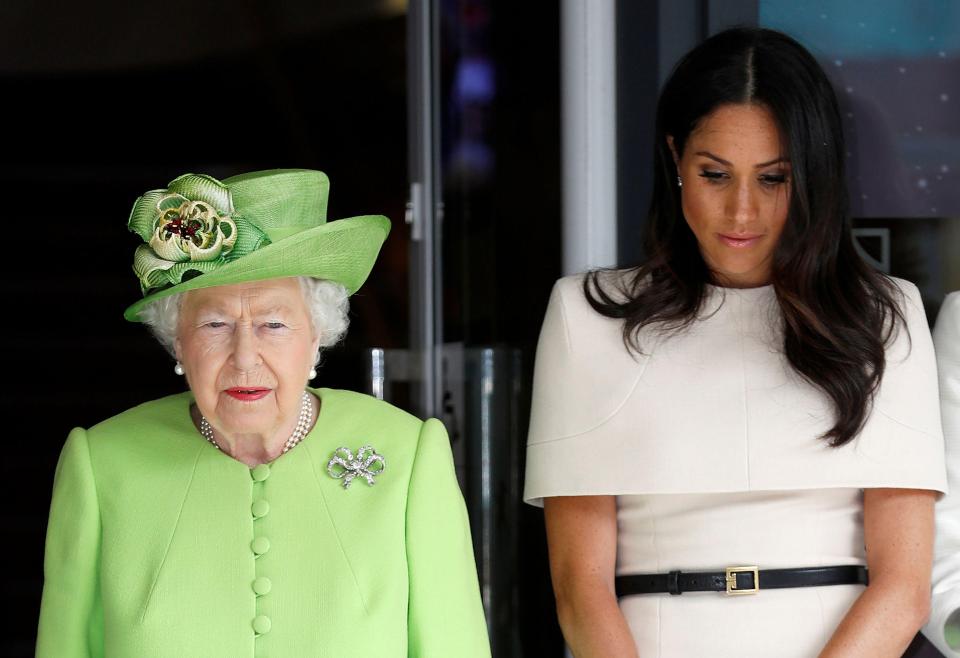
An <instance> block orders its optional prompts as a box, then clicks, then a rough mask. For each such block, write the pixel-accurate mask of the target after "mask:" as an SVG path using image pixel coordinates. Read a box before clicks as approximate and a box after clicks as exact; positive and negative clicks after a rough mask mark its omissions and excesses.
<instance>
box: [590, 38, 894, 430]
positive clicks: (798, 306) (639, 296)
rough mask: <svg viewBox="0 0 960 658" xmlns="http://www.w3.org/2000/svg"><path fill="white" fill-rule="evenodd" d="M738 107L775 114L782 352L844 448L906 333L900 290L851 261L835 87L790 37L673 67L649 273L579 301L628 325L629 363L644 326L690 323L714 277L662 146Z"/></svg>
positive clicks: (657, 167)
mask: <svg viewBox="0 0 960 658" xmlns="http://www.w3.org/2000/svg"><path fill="white" fill-rule="evenodd" d="M745 103H749V104H757V105H761V106H763V107H765V108H766V109H767V110H769V111H770V112H771V114H772V115H773V117H774V119H775V120H776V122H777V125H778V126H779V129H780V132H781V135H782V138H783V140H784V141H785V147H786V149H787V155H788V157H789V158H790V162H791V168H792V174H791V176H790V186H791V187H790V204H789V210H788V215H787V222H786V225H785V227H784V230H783V233H782V234H781V237H780V240H779V241H778V243H777V245H776V247H775V250H774V254H773V274H772V280H771V283H772V285H773V289H774V291H775V292H776V297H777V300H778V303H779V306H780V311H781V313H782V315H783V319H784V323H783V325H784V345H783V350H784V353H785V355H786V357H787V360H788V361H789V362H790V365H791V366H792V367H793V369H794V370H795V371H796V372H797V373H799V374H800V375H801V376H802V377H803V378H805V379H806V380H807V381H808V382H810V383H811V384H813V385H814V386H816V387H817V388H819V389H820V390H821V391H822V392H823V393H824V394H825V395H826V396H827V397H828V398H829V400H830V401H831V403H832V407H833V410H834V424H833V427H831V428H830V430H829V431H827V432H826V433H825V434H823V435H822V436H821V437H820V438H821V439H824V440H826V441H828V442H829V444H830V445H831V446H841V445H843V444H845V443H847V442H848V441H850V440H851V439H853V437H855V436H856V435H857V433H858V432H859V431H860V429H861V428H862V427H863V424H864V422H865V421H866V419H867V416H868V415H869V413H870V408H871V404H872V402H873V396H874V394H875V393H876V390H877V387H878V386H879V384H880V381H881V379H882V378H883V371H884V365H885V359H884V356H885V348H886V346H887V344H888V343H889V342H890V341H891V340H892V338H893V336H894V334H895V332H896V331H898V330H899V328H900V327H901V326H902V327H904V328H905V326H906V325H905V322H904V318H903V314H902V312H901V311H900V303H901V301H902V300H901V294H900V291H899V288H897V286H896V285H895V284H894V283H893V282H892V281H891V280H890V279H889V278H887V277H886V276H884V275H882V274H880V273H879V272H877V271H876V270H874V269H873V268H872V267H870V266H869V265H868V264H867V263H865V262H864V260H863V259H862V258H861V257H860V256H859V255H858V253H857V251H856V249H855V248H854V242H853V235H852V232H851V222H850V217H849V214H848V196H847V189H846V183H845V178H844V157H845V152H846V149H845V147H844V142H843V133H842V130H841V120H840V112H839V109H838V106H837V99H836V96H835V94H834V92H833V88H832V87H831V86H830V82H829V80H828V79H827V76H826V74H825V73H824V72H823V69H822V68H821V67H820V66H819V65H818V64H817V62H816V60H815V59H814V58H813V57H812V56H811V55H810V53H809V52H807V51H806V50H805V49H804V48H803V46H801V45H800V44H798V43H797V42H796V41H794V40H793V39H791V38H790V37H788V36H787V35H785V34H782V33H780V32H776V31H773V30H766V29H760V28H734V29H730V30H726V31H724V32H721V33H719V34H717V35H715V36H713V37H710V38H709V39H707V40H706V41H704V42H703V43H702V44H700V45H699V46H697V47H696V48H695V49H693V50H692V51H690V52H689V53H688V54H687V55H686V56H685V57H684V58H683V59H682V60H681V61H680V62H679V63H678V64H677V66H676V68H675V69H674V71H673V73H672V74H671V76H670V79H669V80H667V83H666V85H665V86H664V88H663V91H662V92H661V95H660V99H659V102H658V105H657V118H656V145H655V148H654V188H653V198H652V200H651V204H650V211H649V214H648V221H647V234H646V240H645V261H644V262H643V263H642V264H640V265H639V266H637V267H635V268H633V269H632V270H631V271H630V273H629V276H627V277H625V278H624V279H622V283H621V284H619V285H618V286H616V290H611V289H609V287H608V286H609V284H608V283H605V278H606V277H603V276H601V274H602V271H594V272H591V273H590V274H589V275H588V276H587V277H586V278H585V279H584V283H583V292H584V294H585V295H586V297H587V300H588V301H589V303H590V305H591V306H592V307H593V308H594V309H595V310H596V311H597V312H598V313H601V314H602V315H605V316H607V317H611V318H618V319H623V320H624V325H623V339H624V344H625V345H626V347H627V348H628V349H629V350H632V351H635V352H641V351H642V348H641V345H640V342H639V333H640V330H641V329H642V328H643V327H645V326H647V325H654V324H656V325H658V326H659V328H660V329H661V330H665V331H676V330H681V329H683V328H685V327H687V326H689V325H690V324H691V323H692V322H693V321H694V320H695V319H696V318H697V315H698V311H699V310H700V308H701V305H702V303H703V301H704V297H705V294H706V287H705V286H706V284H707V283H711V274H710V270H709V269H708V267H707V265H706V263H705V262H704V260H703V258H702V256H701V254H700V250H699V248H698V246H697V240H696V237H695V236H694V234H693V232H692V231H691V230H690V228H689V227H688V226H687V223H686V221H685V220H684V217H683V212H682V209H681V205H680V192H679V189H678V187H677V186H676V185H675V181H676V180H677V169H676V166H675V164H674V161H673V157H672V154H671V152H670V149H669V147H668V145H667V136H668V135H670V136H672V137H673V140H674V145H675V148H676V149H677V152H678V153H683V149H684V146H685V144H686V141H687V139H688V137H689V136H690V133H691V132H692V131H693V130H694V129H695V128H696V127H697V125H698V123H699V122H700V121H701V119H703V118H704V117H706V116H707V115H708V114H710V113H711V112H713V111H714V110H715V109H716V108H718V107H720V106H722V105H726V104H745Z"/></svg>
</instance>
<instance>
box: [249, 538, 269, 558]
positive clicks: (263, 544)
mask: <svg viewBox="0 0 960 658" xmlns="http://www.w3.org/2000/svg"><path fill="white" fill-rule="evenodd" d="M250 550H252V551H253V552H254V553H256V554H257V555H263V554H264V553H266V552H267V551H269V550H270V540H269V539H267V538H266V537H257V538H256V539H254V540H253V541H252V542H250Z"/></svg>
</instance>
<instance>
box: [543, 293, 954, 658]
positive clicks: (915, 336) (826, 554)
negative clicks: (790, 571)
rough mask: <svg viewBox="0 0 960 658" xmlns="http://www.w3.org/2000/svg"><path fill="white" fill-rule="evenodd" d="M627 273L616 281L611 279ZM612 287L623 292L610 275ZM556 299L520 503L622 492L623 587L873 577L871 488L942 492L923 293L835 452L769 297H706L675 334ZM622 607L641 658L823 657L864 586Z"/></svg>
mask: <svg viewBox="0 0 960 658" xmlns="http://www.w3.org/2000/svg"><path fill="white" fill-rule="evenodd" d="M610 276H619V275H610ZM607 281H608V282H609V281H610V278H609V277H608V279H607ZM582 282H583V278H582V276H577V277H568V278H564V279H561V280H560V281H559V282H558V283H557V284H556V285H555V287H554V290H553V293H552V296H551V299H550V302H549V305H548V309H547V313H546V318H545V320H544V324H543V328H542V331H541V335H540V342H539V345H538V348H537V357H536V366H535V378H534V391H533V408H532V412H531V423H530V432H529V436H528V445H527V466H526V469H527V470H526V482H525V492H524V499H525V500H526V501H527V502H529V503H532V504H534V505H542V504H543V498H544V497H548V496H590V495H614V496H616V499H617V525H618V539H617V567H616V570H617V574H618V575H621V574H634V573H665V572H669V571H673V570H681V571H723V570H724V569H725V568H726V567H730V566H750V565H756V566H758V567H759V568H760V569H775V568H791V567H812V566H828V565H841V564H865V563H866V555H865V547H864V534H863V523H862V514H863V504H862V494H863V489H865V488H870V487H909V488H920V489H932V490H937V491H940V492H945V491H946V488H947V485H946V473H945V467H944V447H943V436H942V431H941V425H940V414H939V409H938V397H937V371H936V363H935V360H934V355H933V349H932V345H931V338H930V331H929V328H928V326H927V322H926V317H925V315H924V313H923V307H922V304H921V301H920V296H919V293H918V291H917V289H916V287H915V286H913V285H912V284H910V283H908V282H906V281H902V280H895V283H896V284H897V285H898V287H899V288H900V289H901V291H902V292H903V293H904V304H903V308H902V311H903V313H904V315H905V317H906V320H907V325H908V327H909V336H908V335H907V332H904V331H900V332H899V333H898V334H897V336H896V339H895V340H894V341H893V343H892V344H891V345H890V346H889V347H888V349H887V354H886V357H887V366H886V371H885V374H884V377H883V381H882V384H881V386H880V388H879V390H878V392H877V394H876V398H875V401H874V404H873V407H872V411H871V413H870V415H869V418H868V420H867V422H866V425H865V426H864V428H863V430H862V431H861V432H860V434H859V435H858V436H857V437H856V438H855V439H854V440H852V441H850V442H849V443H847V444H845V445H844V446H842V447H839V448H831V447H829V446H828V445H827V444H826V442H825V441H823V440H820V439H818V438H817V437H819V436H820V435H822V434H823V432H825V431H826V430H827V429H829V428H830V427H831V425H832V412H831V409H830V405H829V403H828V401H827V400H826V398H825V396H824V395H823V394H822V393H821V392H820V391H818V390H817V389H815V388H814V387H813V386H812V385H811V384H810V383H808V382H807V381H805V380H804V379H803V378H802V377H800V376H799V375H798V374H797V373H796V372H794V371H793V370H792V368H791V367H790V365H789V364H788V362H787V360H786V358H785V356H784V354H783V338H782V335H783V334H782V316H781V315H780V314H779V307H778V305H777V301H776V296H775V293H774V291H773V288H772V286H764V287H760V288H753V289H732V288H720V287H713V286H709V287H708V295H707V300H706V303H705V305H704V307H703V308H702V309H701V311H700V312H699V314H698V318H697V320H696V321H695V322H694V323H693V324H692V325H691V326H689V327H688V328H687V329H685V330H682V331H679V332H672V333H671V332H667V333H664V332H658V331H657V330H656V329H654V328H647V329H644V331H643V333H642V334H641V336H640V342H641V347H642V351H643V353H642V354H639V355H637V354H631V353H629V352H628V351H627V349H626V348H625V347H624V343H623V339H622V323H621V321H619V320H615V319H610V318H606V317H604V316H601V315H600V314H598V313H597V312H595V311H594V310H593V308H592V307H591V306H590V305H589V304H588V302H587V301H586V299H585V297H584V294H583V291H582ZM760 587H761V591H759V592H758V593H756V594H751V595H745V596H737V597H731V596H728V595H727V594H726V593H714V592H702V593H684V594H681V595H679V596H676V595H674V596H671V595H669V594H644V595H634V596H627V597H623V598H621V599H620V608H621V610H622V612H623V614H624V616H625V618H626V620H627V622H628V625H629V627H630V630H631V632H632V634H633V637H634V639H635V642H636V646H637V649H638V651H639V654H640V656H642V658H656V657H663V658H684V657H687V656H690V657H695V658H699V657H702V656H711V657H714V658H725V657H727V656H730V657H733V656H736V657H737V658H750V657H757V658H761V657H762V658H769V656H774V655H775V656H778V658H813V657H815V656H816V655H817V654H818V652H819V651H820V650H821V649H822V648H823V646H824V645H825V644H826V642H827V641H828V640H829V638H830V636H831V635H832V633H833V631H834V630H835V629H836V627H837V626H838V625H839V623H840V621H841V619H842V618H843V616H844V615H845V613H846V611H847V610H848V609H849V608H850V606H851V605H852V604H853V602H854V601H855V600H856V598H857V597H858V596H859V594H860V593H861V592H862V590H863V586H862V585H835V586H828V587H805V588H793V589H781V590H766V591H764V590H763V589H762V587H763V585H762V582H761V583H760Z"/></svg>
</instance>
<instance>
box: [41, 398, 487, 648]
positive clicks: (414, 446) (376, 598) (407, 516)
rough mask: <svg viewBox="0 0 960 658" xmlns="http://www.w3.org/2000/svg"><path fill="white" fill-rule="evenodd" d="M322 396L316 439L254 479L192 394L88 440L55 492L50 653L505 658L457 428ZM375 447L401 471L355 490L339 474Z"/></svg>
mask: <svg viewBox="0 0 960 658" xmlns="http://www.w3.org/2000/svg"><path fill="white" fill-rule="evenodd" d="M314 393H315V394H316V395H317V396H318V397H319V398H320V400H321V405H320V412H319V415H318V418H317V422H316V425H315V426H314V428H313V429H312V430H311V431H310V432H309V434H307V436H306V437H304V439H303V441H302V442H301V443H300V444H299V445H297V446H296V447H294V448H293V449H292V450H290V451H289V452H287V453H286V454H284V455H282V456H281V457H279V458H278V459H276V460H274V461H273V462H271V463H270V464H268V465H261V466H258V467H256V468H254V469H250V468H248V467H247V466H245V465H244V464H242V463H240V462H238V461H236V460H234V459H232V458H231V457H229V456H228V455H226V454H224V453H222V452H220V451H219V450H217V449H216V448H215V447H214V446H213V445H211V444H209V443H207V442H206V441H205V440H204V439H203V437H202V436H201V435H200V434H199V433H198V432H197V430H196V429H195V428H194V426H193V424H192V422H191V420H190V414H189V407H190V404H191V402H192V397H191V395H190V394H189V393H184V394H180V395H174V396H171V397H167V398H163V399H160V400H156V401H153V402H149V403H147V404H144V405H141V406H138V407H136V408H134V409H131V410H129V411H127V412H124V413H122V414H120V415H119V416H116V417H114V418H112V419H110V420H107V421H105V422H103V423H101V424H99V425H96V426H94V427H92V428H90V429H87V430H84V429H76V430H74V431H73V432H72V433H71V434H70V437H69V438H68V439H67V442H66V445H65V446H64V448H63V452H62V455H61V458H60V462H59V465H58V467H57V472H56V477H55V483H54V492H53V501H52V505H51V510H50V521H49V526H48V530H47V544H46V554H45V558H44V576H45V582H44V589H43V600H42V604H41V613H40V626H39V634H38V642H37V651H36V654H37V656H38V657H40V658H80V657H83V658H97V657H104V658H132V657H136V658H143V657H148V656H149V657H150V658H165V657H169V658H188V657H189V658H193V657H196V658H201V657H202V658H219V657H223V658H247V657H249V658H256V657H271V658H272V657H277V656H280V657H290V658H294V657H296V658H301V657H303V658H305V657H308V656H309V657H310V658H321V657H327V658H345V657H352V656H378V657H379V656H384V657H389V656H395V657H398V658H399V657H404V656H418V657H420V656H423V657H427V656H436V657H438V658H441V657H442V658H449V657H450V656H468V657H472V656H477V657H486V656H489V645H488V642H487V635H486V627H485V622H484V616H483V609H482V606H481V601H480V594H479V589H478V586H477V573H476V569H475V565H474V558H473V550H472V544H471V540H470V531H469V525H468V521H467V516H466V511H465V508H464V504H463V498H462V497H461V495H460V490H459V488H458V486H457V481H456V477H455V475H454V469H453V461H452V459H451V452H450V446H449V442H448V440H447V435H446V432H445V430H444V428H443V425H442V424H441V423H439V422H438V421H436V420H428V421H426V422H423V421H420V420H419V419H417V418H414V417H413V416H411V415H409V414H407V413H405V412H403V411H400V410H399V409H397V408H395V407H392V406H390V405H389V404H386V403H384V402H381V401H379V400H376V399H374V398H371V397H368V396H365V395H360V394H357V393H351V392H348V391H341V390H333V389H319V390H316V391H314ZM367 445H369V446H372V447H373V449H374V450H375V451H376V452H377V453H378V454H380V455H382V456H383V458H384V459H385V462H386V467H385V469H384V470H383V472H381V473H379V474H378V475H376V476H375V477H374V479H373V482H374V484H373V486H370V485H369V484H368V483H367V481H366V479H365V478H364V477H360V478H358V479H355V480H353V481H352V482H351V484H350V486H349V488H345V487H344V482H345V478H344V479H337V478H335V477H333V476H332V475H331V474H330V473H329V472H328V469H327V466H328V463H329V460H330V459H331V457H332V455H333V453H334V451H336V450H337V449H338V448H340V447H345V448H348V449H349V450H350V451H351V452H353V453H354V456H356V453H357V451H358V449H359V448H360V447H362V446H367ZM368 470H370V469H368ZM374 470H375V468H374ZM340 472H342V471H341V470H340V469H339V468H337V469H334V473H340ZM371 472H372V471H371Z"/></svg>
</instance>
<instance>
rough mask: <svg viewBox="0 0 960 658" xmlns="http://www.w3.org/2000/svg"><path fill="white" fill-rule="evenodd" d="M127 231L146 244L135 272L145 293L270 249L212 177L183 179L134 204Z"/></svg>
mask: <svg viewBox="0 0 960 658" xmlns="http://www.w3.org/2000/svg"><path fill="white" fill-rule="evenodd" d="M127 227H128V228H129V229H130V230H131V231H133V232H134V233H136V234H137V235H139V236H140V237H141V238H143V241H144V242H146V243H147V244H143V245H140V246H139V247H137V250H136V252H135V253H134V256H133V271H134V273H135V274H136V275H137V278H138V279H140V287H141V289H142V291H143V293H144V294H146V293H147V292H148V291H150V290H154V289H157V288H166V287H169V286H175V285H177V284H179V283H182V282H183V281H185V280H187V279H190V278H192V277H194V276H198V275H200V274H203V273H205V272H212V271H213V270H216V269H217V268H219V267H220V266H222V265H223V264H224V263H228V262H230V261H233V260H236V259H238V258H240V257H242V256H245V255H246V254H249V253H251V252H253V251H256V250H257V249H259V248H260V247H263V246H265V245H268V244H270V238H268V237H267V234H266V233H265V232H264V231H263V230H261V229H260V228H259V227H258V226H256V225H255V224H253V223H251V222H249V221H246V220H245V219H244V218H243V217H242V216H241V215H240V214H238V213H237V212H236V210H235V208H234V205H233V198H232V196H231V193H230V189H229V188H228V187H227V186H226V185H224V184H223V183H221V182H220V181H218V180H217V179H216V178H213V177H212V176H207V175H204V174H185V175H183V176H180V177H179V178H176V179H175V180H173V181H172V182H171V183H170V184H169V185H168V186H167V189H164V190H151V191H150V192H147V193H146V194H144V195H143V196H141V197H140V198H139V199H137V200H136V202H135V203H134V204H133V210H131V211H130V218H129V220H128V221H127Z"/></svg>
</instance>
